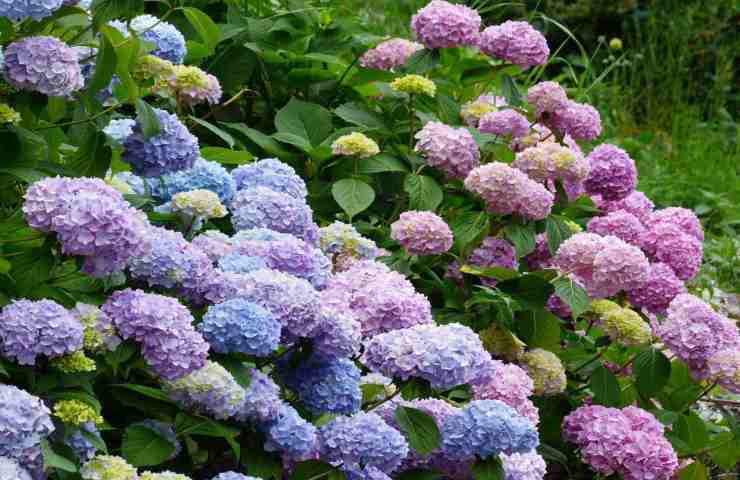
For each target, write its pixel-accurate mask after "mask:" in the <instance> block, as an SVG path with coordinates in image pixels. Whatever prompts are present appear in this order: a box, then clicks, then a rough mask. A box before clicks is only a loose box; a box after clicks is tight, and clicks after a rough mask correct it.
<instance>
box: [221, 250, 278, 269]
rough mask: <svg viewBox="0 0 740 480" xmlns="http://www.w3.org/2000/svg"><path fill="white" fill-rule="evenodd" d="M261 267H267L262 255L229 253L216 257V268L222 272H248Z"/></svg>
mask: <svg viewBox="0 0 740 480" xmlns="http://www.w3.org/2000/svg"><path fill="white" fill-rule="evenodd" d="M263 268H268V267H267V262H266V261H265V259H264V258H262V257H253V256H249V255H242V254H241V253H230V254H228V255H224V256H223V257H221V258H219V259H218V269H219V270H223V271H224V272H234V273H249V272H254V271H255V270H261V269H263Z"/></svg>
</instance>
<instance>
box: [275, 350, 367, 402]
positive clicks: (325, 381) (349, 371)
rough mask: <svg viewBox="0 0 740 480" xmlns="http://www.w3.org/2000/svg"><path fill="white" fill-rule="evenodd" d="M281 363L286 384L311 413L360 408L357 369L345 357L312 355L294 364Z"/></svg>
mask: <svg viewBox="0 0 740 480" xmlns="http://www.w3.org/2000/svg"><path fill="white" fill-rule="evenodd" d="M289 363H290V361H289V360H288V361H287V362H285V363H283V364H282V365H281V367H282V368H280V374H281V377H282V378H283V380H284V381H285V384H286V385H287V387H288V388H290V389H291V390H293V391H294V392H295V393H296V395H297V396H298V398H299V399H300V401H301V403H302V404H303V405H304V406H305V407H306V408H307V409H308V411H310V412H311V413H313V414H314V415H321V414H323V413H338V414H343V415H350V414H353V413H355V412H357V411H358V410H360V404H361V403H362V391H361V390H360V376H361V375H360V369H359V368H357V366H356V365H355V364H354V362H352V360H349V359H347V358H333V359H325V358H321V357H317V356H312V357H310V358H309V359H307V360H306V361H305V362H303V363H301V364H299V365H298V366H297V367H292V366H291V365H290V364H289Z"/></svg>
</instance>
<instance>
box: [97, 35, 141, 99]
mask: <svg viewBox="0 0 740 480" xmlns="http://www.w3.org/2000/svg"><path fill="white" fill-rule="evenodd" d="M100 33H101V34H103V35H104V36H105V37H106V38H108V41H110V43H111V44H112V45H114V48H115V51H116V75H117V76H118V79H119V80H120V81H121V83H120V85H118V86H117V88H116V89H115V90H116V92H118V93H120V92H122V93H123V96H124V97H126V98H128V100H129V101H130V102H134V101H136V99H137V98H138V97H139V87H138V86H137V84H136V82H135V81H134V79H133V78H132V77H131V70H132V69H133V66H134V64H135V63H136V60H137V59H138V57H139V47H140V42H139V39H138V38H136V37H133V36H129V37H124V36H123V34H122V33H121V32H119V31H118V30H117V29H115V28H113V27H111V26H110V25H103V26H101V27H100ZM118 93H117V95H118Z"/></svg>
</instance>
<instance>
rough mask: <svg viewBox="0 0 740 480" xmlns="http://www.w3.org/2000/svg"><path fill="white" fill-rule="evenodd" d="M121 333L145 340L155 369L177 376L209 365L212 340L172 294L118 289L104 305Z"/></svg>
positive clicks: (146, 355)
mask: <svg viewBox="0 0 740 480" xmlns="http://www.w3.org/2000/svg"><path fill="white" fill-rule="evenodd" d="M102 310H103V312H105V313H106V314H107V315H108V316H109V317H110V318H111V320H112V321H113V324H114V325H115V326H116V328H117V329H118V331H119V333H120V334H121V337H122V338H124V339H129V338H131V339H134V340H136V341H138V342H140V343H141V344H142V347H143V351H142V354H143V356H144V358H145V359H146V360H147V362H149V364H150V365H151V367H152V369H153V370H154V371H155V372H157V374H159V375H160V376H161V377H163V378H164V379H167V380H174V379H177V378H180V377H182V376H184V375H187V374H189V373H190V372H193V371H194V370H197V369H199V368H201V367H203V365H205V362H206V357H207V354H208V343H207V342H206V341H205V339H203V337H202V336H201V335H200V334H199V333H198V332H196V331H195V329H194V328H193V321H194V319H193V316H192V315H191V314H190V311H189V310H188V309H187V308H185V306H184V305H182V304H181V303H180V302H178V301H177V300H176V299H174V298H171V297H165V296H163V295H157V294H154V293H146V292H143V291H141V290H132V289H130V288H129V289H126V290H119V291H117V292H114V293H113V294H112V295H111V296H110V297H109V298H108V301H107V302H106V303H105V304H104V305H103V307H102Z"/></svg>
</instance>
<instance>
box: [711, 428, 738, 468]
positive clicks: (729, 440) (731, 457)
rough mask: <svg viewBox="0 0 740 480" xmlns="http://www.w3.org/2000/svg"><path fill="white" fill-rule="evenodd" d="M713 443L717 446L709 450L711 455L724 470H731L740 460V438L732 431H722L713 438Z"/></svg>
mask: <svg viewBox="0 0 740 480" xmlns="http://www.w3.org/2000/svg"><path fill="white" fill-rule="evenodd" d="M712 445H716V447H714V448H712V449H711V450H710V451H709V455H710V456H711V457H712V461H713V462H714V463H716V464H717V465H719V466H720V467H721V468H722V469H723V470H725V471H728V472H729V471H730V470H732V469H733V468H734V467H735V466H737V463H738V462H740V439H738V438H736V437H735V436H734V435H733V434H732V432H720V433H719V434H718V435H717V436H716V437H714V438H713V439H712Z"/></svg>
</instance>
